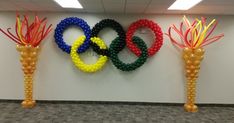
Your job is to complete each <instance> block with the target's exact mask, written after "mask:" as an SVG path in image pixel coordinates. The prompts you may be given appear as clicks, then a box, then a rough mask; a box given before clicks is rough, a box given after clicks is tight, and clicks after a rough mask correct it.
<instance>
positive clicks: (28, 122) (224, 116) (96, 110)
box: [0, 101, 234, 123]
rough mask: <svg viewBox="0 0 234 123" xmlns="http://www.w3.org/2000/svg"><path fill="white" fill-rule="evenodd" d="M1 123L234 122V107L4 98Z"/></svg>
mask: <svg viewBox="0 0 234 123" xmlns="http://www.w3.org/2000/svg"><path fill="white" fill-rule="evenodd" d="M0 123H234V106H233V105H231V106H217V105H213V106H212V105H209V106H205V105H203V106H200V107H199V112H197V113H187V112H185V111H184V110H183V107H182V105H166V104H165V105H164V104H153V105H143V104H134V105H132V104H105V103H99V104H97V103H87V104H82V103H72V102H69V103H66V102H61V103H60V102H56V103H54V102H38V103H37V106H36V107H35V108H33V109H23V108H21V106H20V102H6V101H5V102H4V101H3V102H0Z"/></svg>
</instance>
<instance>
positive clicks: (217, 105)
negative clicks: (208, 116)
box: [0, 99, 234, 107]
mask: <svg viewBox="0 0 234 123" xmlns="http://www.w3.org/2000/svg"><path fill="white" fill-rule="evenodd" d="M21 101H22V100H10V99H0V103H6V102H9V103H20V102H21ZM37 103H50V104H94V105H146V106H147V105H149V106H151V105H152V106H183V105H184V103H164V102H130V101H67V100H37ZM196 104H197V105H198V106H199V107H234V104H216V103H196Z"/></svg>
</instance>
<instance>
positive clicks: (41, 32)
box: [0, 14, 52, 47]
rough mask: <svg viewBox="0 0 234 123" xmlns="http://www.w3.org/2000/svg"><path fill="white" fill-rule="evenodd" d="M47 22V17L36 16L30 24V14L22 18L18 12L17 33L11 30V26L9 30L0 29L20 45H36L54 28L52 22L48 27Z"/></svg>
mask: <svg viewBox="0 0 234 123" xmlns="http://www.w3.org/2000/svg"><path fill="white" fill-rule="evenodd" d="M46 23H47V21H46V18H43V19H39V18H38V16H35V19H34V22H33V23H31V24H30V25H29V22H28V16H26V15H24V19H23V20H20V15H19V14H17V15H16V24H15V33H16V35H13V34H12V33H11V32H10V30H11V28H8V29H7V31H4V30H2V29H1V28H0V31H1V32H3V33H4V34H5V35H6V36H7V37H9V38H10V39H11V40H12V41H14V42H16V43H17V44H19V45H24V46H25V45H31V46H33V47H36V46H38V45H39V44H40V43H41V41H42V40H43V39H44V38H45V37H46V36H47V35H48V34H49V32H50V31H51V30H52V28H51V27H52V24H50V25H49V27H48V28H47V29H46Z"/></svg>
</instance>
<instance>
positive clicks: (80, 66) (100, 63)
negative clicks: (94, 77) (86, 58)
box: [70, 36, 108, 73]
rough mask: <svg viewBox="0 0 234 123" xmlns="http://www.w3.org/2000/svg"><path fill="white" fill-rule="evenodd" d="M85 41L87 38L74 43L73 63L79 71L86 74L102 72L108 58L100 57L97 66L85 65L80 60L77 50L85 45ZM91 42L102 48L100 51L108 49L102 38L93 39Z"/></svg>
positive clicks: (80, 38)
mask: <svg viewBox="0 0 234 123" xmlns="http://www.w3.org/2000/svg"><path fill="white" fill-rule="evenodd" d="M84 41H85V36H81V37H79V38H78V39H77V40H76V41H75V42H74V43H73V45H72V48H71V53H70V56H71V59H72V61H73V63H74V64H75V66H76V67H77V68H78V69H80V70H82V71H84V72H88V73H93V72H96V71H97V70H100V69H101V68H102V67H103V66H104V65H105V63H106V61H107V59H108V58H107V56H103V55H100V58H99V59H98V60H97V62H96V63H95V64H85V63H84V62H83V61H82V60H81V59H80V57H79V55H78V54H77V52H76V51H77V49H78V48H79V47H80V45H82V44H83V43H84ZM91 41H92V42H94V43H96V44H97V45H98V46H99V47H100V49H106V48H107V46H106V45H105V43H104V41H102V40H101V39H100V38H97V37H92V38H91Z"/></svg>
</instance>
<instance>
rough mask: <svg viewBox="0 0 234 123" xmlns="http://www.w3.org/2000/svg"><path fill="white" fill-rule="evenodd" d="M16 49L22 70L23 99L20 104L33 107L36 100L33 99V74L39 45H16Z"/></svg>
mask: <svg viewBox="0 0 234 123" xmlns="http://www.w3.org/2000/svg"><path fill="white" fill-rule="evenodd" d="M16 49H17V50H18V51H19V53H20V62H21V64H22V70H23V72H24V89H25V90H24V95H25V99H24V101H23V102H22V103H21V104H22V106H23V107H24V108H33V107H34V106H35V104H36V102H35V101H34V100H33V74H34V71H35V70H36V63H37V59H38V54H39V51H40V47H39V46H37V47H33V46H31V45H25V46H24V45H17V47H16Z"/></svg>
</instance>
